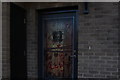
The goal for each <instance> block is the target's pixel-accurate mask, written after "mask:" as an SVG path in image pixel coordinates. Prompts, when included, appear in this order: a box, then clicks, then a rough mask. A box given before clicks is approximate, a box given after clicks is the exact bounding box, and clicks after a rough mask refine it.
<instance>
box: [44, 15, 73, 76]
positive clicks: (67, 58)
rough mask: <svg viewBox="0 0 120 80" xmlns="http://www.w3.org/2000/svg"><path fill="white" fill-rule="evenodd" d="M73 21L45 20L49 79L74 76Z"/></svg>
mask: <svg viewBox="0 0 120 80" xmlns="http://www.w3.org/2000/svg"><path fill="white" fill-rule="evenodd" d="M73 19H74V18H73V17H60V18H46V19H44V27H45V28H46V30H45V55H46V56H45V75H46V77H48V78H70V77H71V75H72V60H71V55H72V53H73V52H72V51H73V44H74V43H73V26H74V21H73Z"/></svg>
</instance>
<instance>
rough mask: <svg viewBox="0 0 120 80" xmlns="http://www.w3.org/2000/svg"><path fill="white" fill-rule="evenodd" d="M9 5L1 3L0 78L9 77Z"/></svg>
mask: <svg viewBox="0 0 120 80" xmlns="http://www.w3.org/2000/svg"><path fill="white" fill-rule="evenodd" d="M9 21H10V5H9V3H2V78H3V79H9V78H10V22H9Z"/></svg>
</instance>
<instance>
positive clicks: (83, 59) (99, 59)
mask: <svg viewBox="0 0 120 80" xmlns="http://www.w3.org/2000/svg"><path fill="white" fill-rule="evenodd" d="M71 5H78V8H79V10H80V12H78V19H79V21H78V22H79V23H78V36H79V37H78V78H108V79H110V78H118V59H119V57H118V55H119V53H118V49H119V47H118V30H119V28H118V26H119V24H118V17H119V16H118V3H113V2H111V3H110V2H109V3H88V8H89V14H83V10H84V5H83V3H26V4H25V5H24V6H26V7H25V8H26V10H27V68H28V70H27V71H28V72H27V73H28V78H29V80H30V79H36V78H37V77H38V58H37V55H38V47H37V46H38V41H37V40H38V29H37V28H38V26H37V15H36V14H37V12H36V9H44V8H53V7H63V6H71ZM8 11H9V10H8ZM4 13H7V14H6V15H7V18H5V19H4V18H3V20H9V12H6V10H5V11H4ZM4 15H5V14H4ZM4 23H7V22H4ZM4 26H6V27H5V28H4V30H5V32H4V35H5V36H6V37H5V38H4V39H5V41H6V42H4V44H6V46H9V40H8V39H9V27H8V26H9V24H4ZM3 48H4V47H3ZM3 56H4V57H3V61H4V62H3V63H4V64H3V66H5V68H4V69H3V72H4V74H3V75H6V76H8V75H9V67H8V66H9V62H7V61H9V48H6V47H5V49H4V54H3ZM6 57H7V58H6ZM4 59H5V60H4ZM6 59H7V61H6ZM7 71H8V74H5V73H7ZM83 80H84V79H83ZM92 80H93V79H92Z"/></svg>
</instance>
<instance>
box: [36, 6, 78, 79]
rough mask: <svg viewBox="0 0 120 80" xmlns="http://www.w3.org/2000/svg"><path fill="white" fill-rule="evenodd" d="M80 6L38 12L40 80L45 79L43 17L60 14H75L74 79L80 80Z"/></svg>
mask: <svg viewBox="0 0 120 80" xmlns="http://www.w3.org/2000/svg"><path fill="white" fill-rule="evenodd" d="M78 12H79V10H78V6H67V7H58V8H48V9H41V10H40V9H39V10H37V14H38V79H39V80H41V79H44V70H43V68H44V56H45V55H44V32H45V30H44V28H43V27H41V25H42V19H41V16H42V15H43V14H44V15H47V14H56V13H57V14H59V13H74V14H75V22H76V23H75V26H74V49H75V50H76V52H75V55H76V58H75V60H74V75H73V76H74V78H73V80H77V78H78Z"/></svg>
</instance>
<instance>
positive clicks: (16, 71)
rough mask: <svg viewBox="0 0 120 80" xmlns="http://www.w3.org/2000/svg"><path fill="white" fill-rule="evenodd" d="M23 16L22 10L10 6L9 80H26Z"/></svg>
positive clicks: (24, 25)
mask: <svg viewBox="0 0 120 80" xmlns="http://www.w3.org/2000/svg"><path fill="white" fill-rule="evenodd" d="M25 16H26V12H25V10H24V9H23V8H21V7H19V6H17V5H15V4H13V3H11V4H10V65H11V66H10V67H11V73H10V75H11V80H27V65H26V64H27V63H26V24H25V22H24V20H25Z"/></svg>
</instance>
